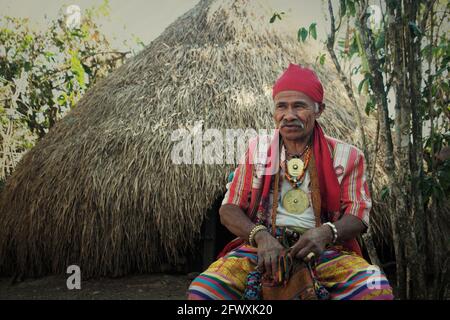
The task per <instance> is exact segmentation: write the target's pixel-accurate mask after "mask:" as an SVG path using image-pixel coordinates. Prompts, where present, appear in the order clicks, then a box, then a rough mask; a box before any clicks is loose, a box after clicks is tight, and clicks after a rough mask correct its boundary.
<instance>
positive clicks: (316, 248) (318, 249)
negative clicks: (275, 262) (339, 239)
mask: <svg viewBox="0 0 450 320" xmlns="http://www.w3.org/2000/svg"><path fill="white" fill-rule="evenodd" d="M332 240H333V232H332V231H331V229H330V227H328V226H327V225H322V226H320V227H318V228H314V229H310V230H308V231H306V232H305V233H304V234H303V235H302V236H301V237H300V239H299V240H298V241H297V242H296V243H295V244H294V245H293V246H292V249H291V252H290V254H291V256H292V257H295V258H299V259H305V258H306V257H307V256H308V255H309V254H310V253H311V252H312V253H314V257H315V258H318V257H319V256H320V255H321V254H322V252H323V251H324V250H325V247H326V246H327V244H329V243H331V241H332Z"/></svg>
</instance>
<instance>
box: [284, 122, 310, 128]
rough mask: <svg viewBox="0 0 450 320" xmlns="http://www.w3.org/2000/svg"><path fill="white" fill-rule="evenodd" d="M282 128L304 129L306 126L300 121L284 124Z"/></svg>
mask: <svg viewBox="0 0 450 320" xmlns="http://www.w3.org/2000/svg"><path fill="white" fill-rule="evenodd" d="M281 127H282V128H294V129H295V128H300V129H303V128H304V127H305V126H304V125H303V124H301V123H299V124H292V123H290V124H284V125H282V126H281Z"/></svg>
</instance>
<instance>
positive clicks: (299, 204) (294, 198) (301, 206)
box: [282, 189, 309, 214]
mask: <svg viewBox="0 0 450 320" xmlns="http://www.w3.org/2000/svg"><path fill="white" fill-rule="evenodd" d="M282 204H283V207H284V208H285V209H286V211H287V212H289V213H292V214H302V213H303V212H304V211H305V210H306V209H307V208H308V207H309V200H308V195H307V194H306V193H305V192H304V191H303V190H301V189H292V190H289V191H288V192H286V194H285V195H284V196H283V200H282Z"/></svg>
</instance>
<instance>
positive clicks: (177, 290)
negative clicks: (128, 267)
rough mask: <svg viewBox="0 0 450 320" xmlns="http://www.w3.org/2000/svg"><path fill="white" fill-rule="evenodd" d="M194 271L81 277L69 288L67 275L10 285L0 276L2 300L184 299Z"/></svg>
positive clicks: (9, 281) (7, 280)
mask: <svg viewBox="0 0 450 320" xmlns="http://www.w3.org/2000/svg"><path fill="white" fill-rule="evenodd" d="M193 277H195V274H189V275H185V274H176V275H174V274H149V275H136V276H129V277H124V278H116V279H106V278H105V279H95V280H82V281H81V289H80V290H76V289H74V290H68V289H67V285H66V280H67V277H65V276H49V277H44V278H40V279H26V280H24V281H22V282H20V283H15V284H11V278H0V300H1V299H58V300H59V299H63V300H64V299H83V300H101V299H139V300H141V299H152V300H182V299H186V291H187V288H188V286H189V283H190V282H191V281H192V279H193Z"/></svg>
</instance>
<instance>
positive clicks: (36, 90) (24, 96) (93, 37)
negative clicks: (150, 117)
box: [0, 1, 127, 179]
mask: <svg viewBox="0 0 450 320" xmlns="http://www.w3.org/2000/svg"><path fill="white" fill-rule="evenodd" d="M108 10H109V7H108V2H107V1H104V3H103V4H102V5H101V6H100V7H99V8H98V9H97V8H91V9H88V10H86V12H85V13H84V14H83V19H82V20H81V23H80V25H79V27H78V28H75V29H70V28H68V27H66V24H65V22H64V19H63V18H60V19H57V20H55V21H52V22H51V23H50V25H49V27H48V29H46V30H44V31H38V30H33V29H32V28H31V26H30V24H29V21H28V20H27V19H19V18H13V17H7V16H4V17H0V75H1V77H0V123H1V125H2V133H3V135H2V136H3V139H2V141H1V148H2V150H1V151H2V152H3V153H4V154H5V153H8V154H10V155H13V154H14V155H18V154H20V153H22V152H23V151H25V150H26V149H29V148H31V147H32V146H33V145H34V143H35V141H36V139H37V138H40V137H42V136H44V135H45V134H46V133H47V132H48V130H49V129H50V128H51V127H52V126H53V125H54V124H55V123H56V122H57V121H58V120H59V119H61V118H62V117H63V116H64V115H65V114H66V113H67V112H68V111H69V110H71V109H72V108H74V107H75V105H76V103H77V102H78V101H79V99H80V98H81V97H82V96H83V94H84V93H85V92H86V90H87V89H88V88H89V87H90V86H92V85H93V84H94V83H95V82H96V81H97V80H98V79H100V78H102V77H104V76H106V75H107V74H108V73H109V72H110V71H112V70H113V69H115V68H117V67H118V66H119V65H120V64H122V63H123V61H124V59H125V58H126V55H127V53H124V52H118V51H114V50H112V49H111V47H110V44H109V42H108V41H107V39H106V38H105V37H104V36H103V35H102V34H101V32H100V31H99V28H98V26H97V25H96V23H95V22H94V20H93V17H97V16H101V15H106V14H108V12H109V11H108ZM7 137H9V138H7ZM13 137H14V143H12V142H11V141H12V140H11V139H12V138H13ZM11 158H13V156H11ZM10 163H12V164H11V165H9V166H7V167H8V168H7V169H5V168H2V173H1V174H0V179H2V178H4V176H5V174H6V173H5V171H11V170H12V168H13V164H14V163H15V161H13V160H11V161H10ZM4 166H5V164H4Z"/></svg>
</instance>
